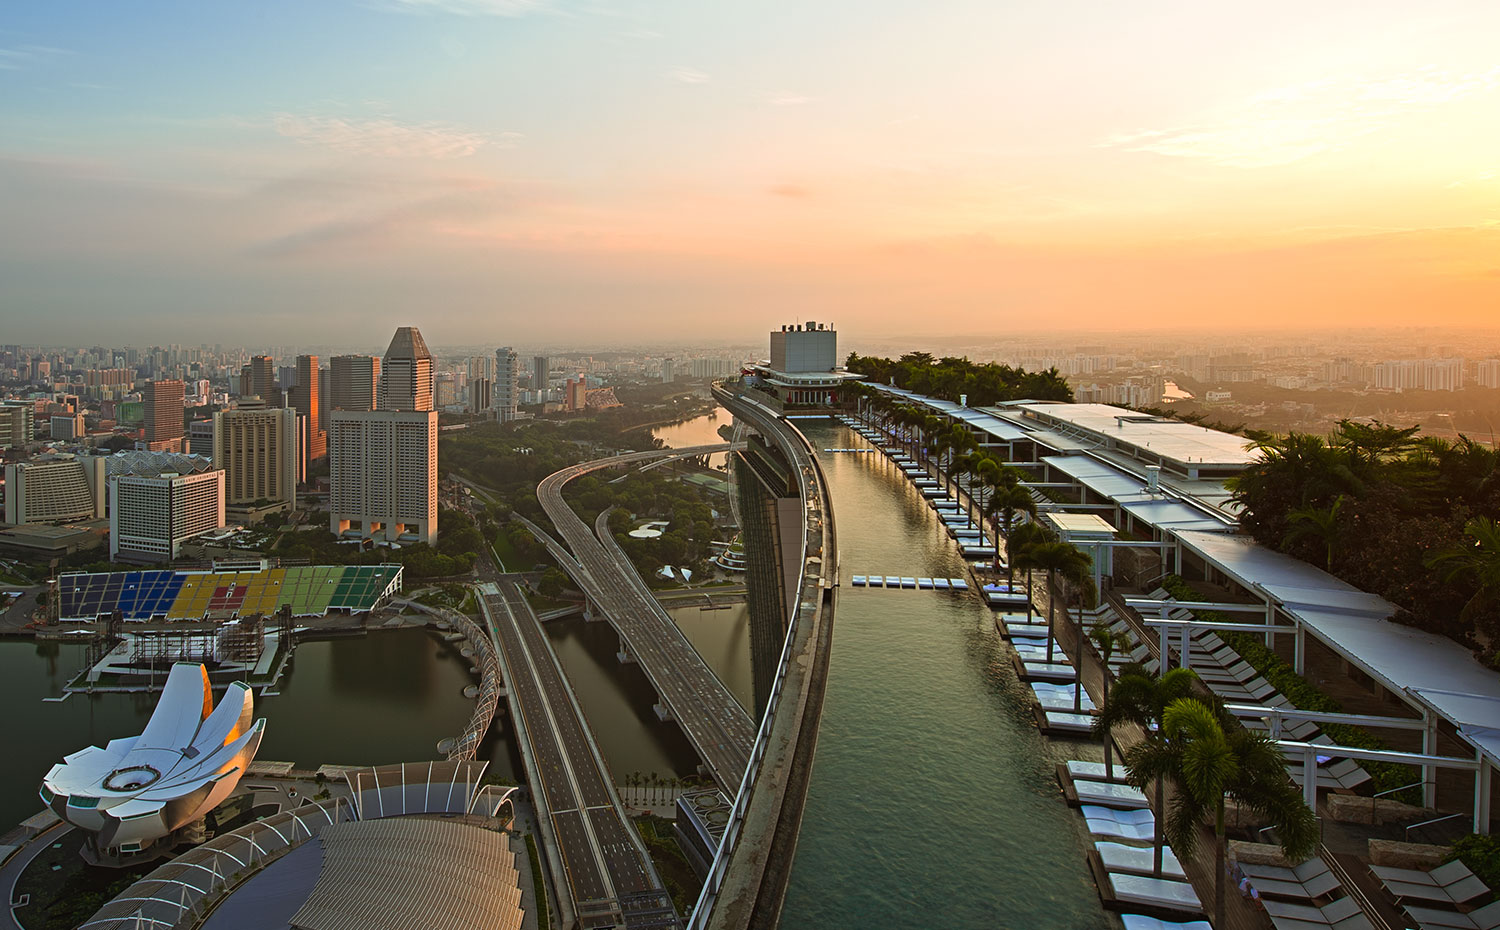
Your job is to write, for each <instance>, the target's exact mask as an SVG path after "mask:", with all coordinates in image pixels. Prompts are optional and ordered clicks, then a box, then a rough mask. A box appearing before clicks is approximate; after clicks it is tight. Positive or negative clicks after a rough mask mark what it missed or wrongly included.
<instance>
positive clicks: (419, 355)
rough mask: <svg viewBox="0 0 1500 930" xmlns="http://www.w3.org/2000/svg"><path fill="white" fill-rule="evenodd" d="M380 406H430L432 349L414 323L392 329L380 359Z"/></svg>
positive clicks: (422, 408)
mask: <svg viewBox="0 0 1500 930" xmlns="http://www.w3.org/2000/svg"><path fill="white" fill-rule="evenodd" d="M376 407H377V408H379V409H381V410H407V411H410V410H432V409H433V400H432V353H431V352H428V351H427V343H426V342H425V341H423V339H422V334H421V333H420V332H419V331H418V330H417V328H416V327H415V326H402V327H400V328H399V329H397V330H396V335H395V336H394V337H392V339H391V344H390V346H388V347H387V348H386V350H385V359H384V361H382V362H381V363H380V400H379V402H378V403H377V404H376Z"/></svg>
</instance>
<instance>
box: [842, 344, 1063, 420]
mask: <svg viewBox="0 0 1500 930" xmlns="http://www.w3.org/2000/svg"><path fill="white" fill-rule="evenodd" d="M844 367H845V368H847V369H849V370H850V371H852V372H855V373H856V374H861V375H864V376H865V377H866V378H868V379H869V380H870V381H872V382H874V383H876V384H895V385H896V387H898V388H903V389H905V390H908V391H916V392H917V393H918V394H926V395H928V396H930V397H938V398H941V399H943V400H951V401H955V402H957V401H958V399H959V397H960V396H962V395H967V396H968V398H969V405H970V406H974V407H984V406H988V405H990V404H998V403H1000V402H1001V401H1006V400H1026V399H1030V400H1056V401H1071V400H1072V399H1073V389H1072V388H1070V387H1068V382H1067V381H1066V380H1064V378H1063V376H1062V374H1061V373H1059V372H1058V370H1057V369H1056V368H1049V369H1047V370H1046V371H1027V370H1026V369H1024V368H1012V367H1011V366H1009V365H1001V364H998V363H996V362H986V363H984V364H977V363H975V362H971V361H969V360H968V359H967V358H953V357H945V358H942V359H934V358H933V357H932V356H931V355H929V354H928V353H926V352H908V353H906V354H905V355H903V356H901V357H900V358H899V359H889V358H879V357H877V356H873V355H859V354H858V353H855V352H850V353H849V358H848V359H847V360H846V361H845V363H844Z"/></svg>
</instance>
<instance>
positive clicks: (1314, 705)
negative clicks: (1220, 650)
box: [1161, 575, 1422, 806]
mask: <svg viewBox="0 0 1500 930" xmlns="http://www.w3.org/2000/svg"><path fill="white" fill-rule="evenodd" d="M1161 584H1162V587H1163V588H1165V589H1166V590H1167V593H1168V594H1171V595H1172V596H1173V597H1175V598H1177V599H1178V600H1180V601H1197V600H1202V599H1203V595H1202V594H1201V593H1199V592H1198V591H1197V590H1195V589H1194V588H1193V586H1192V585H1190V584H1188V583H1187V582H1186V581H1183V580H1182V579H1181V578H1179V577H1178V576H1176V575H1168V576H1167V577H1166V578H1164V579H1163V580H1162V583H1161ZM1194 613H1195V615H1196V616H1197V617H1198V619H1200V620H1204V621H1207V622H1210V623H1225V622H1229V618H1228V617H1225V616H1224V615H1223V614H1220V613H1217V612H1215V611H1212V610H1199V611H1195V612H1194ZM1219 637H1220V638H1221V639H1223V640H1224V641H1225V642H1226V643H1228V644H1229V645H1230V646H1232V647H1234V651H1235V652H1238V653H1239V654H1240V658H1242V659H1244V660H1245V661H1246V662H1248V663H1250V666H1251V667H1252V668H1254V669H1255V670H1256V671H1257V672H1259V673H1260V675H1261V677H1263V678H1265V680H1266V681H1268V682H1270V684H1271V686H1272V687H1273V688H1275V689H1276V690H1277V691H1280V692H1281V693H1282V694H1283V695H1285V696H1286V698H1287V700H1289V701H1291V702H1292V703H1293V704H1295V705H1296V706H1297V707H1298V708H1299V709H1301V710H1311V711H1321V712H1323V713H1329V714H1341V713H1343V712H1344V708H1343V706H1342V705H1341V704H1339V702H1338V701H1336V700H1334V699H1333V698H1332V697H1330V696H1329V695H1327V694H1325V693H1324V692H1322V691H1320V690H1318V689H1317V688H1316V687H1314V686H1313V685H1311V684H1309V683H1308V681H1307V679H1305V678H1303V677H1302V676H1301V675H1298V674H1297V673H1296V671H1295V670H1293V668H1292V667H1291V666H1290V665H1288V664H1286V662H1285V661H1283V660H1282V658H1281V657H1280V656H1278V655H1277V654H1276V653H1274V652H1272V651H1271V650H1270V649H1267V648H1266V646H1265V644H1264V643H1263V642H1261V641H1260V640H1259V639H1258V638H1257V637H1255V636H1254V635H1252V634H1250V633H1230V632H1227V631H1224V630H1220V631H1219ZM1318 726H1319V728H1321V729H1322V730H1323V732H1324V733H1327V734H1328V735H1329V736H1330V737H1332V739H1333V741H1334V742H1336V743H1340V744H1342V745H1344V746H1357V747H1359V748H1360V749H1390V748H1391V747H1390V744H1388V743H1386V742H1385V740H1382V739H1381V738H1380V737H1378V736H1376V735H1375V734H1373V733H1371V732H1369V731H1368V730H1365V729H1363V728H1361V727H1356V726H1351V725H1350V724H1347V723H1320V724H1318ZM1360 765H1361V766H1362V767H1363V768H1364V770H1365V771H1366V772H1369V773H1370V778H1371V779H1372V780H1373V781H1374V784H1375V791H1376V793H1379V792H1384V791H1390V790H1391V789H1394V788H1400V787H1402V786H1403V785H1410V784H1412V783H1413V782H1416V781H1420V780H1421V777H1422V776H1421V775H1420V773H1419V772H1418V771H1417V769H1416V767H1415V766H1410V765H1401V764H1399V763H1396V762H1371V761H1364V760H1361V761H1360ZM1388 797H1390V798H1392V799H1394V800H1397V801H1402V802H1404V803H1406V804H1415V805H1417V806H1421V804H1422V789H1421V787H1414V788H1406V789H1405V790H1403V791H1397V792H1394V793H1393V794H1390V795H1388Z"/></svg>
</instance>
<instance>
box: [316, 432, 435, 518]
mask: <svg viewBox="0 0 1500 930" xmlns="http://www.w3.org/2000/svg"><path fill="white" fill-rule="evenodd" d="M437 435H438V429H437V412H436V411H434V410H405V411H403V410H369V411H350V410H335V411H334V412H333V414H332V415H331V417H330V419H329V432H328V466H329V474H330V480H329V501H328V510H329V516H328V519H329V526H328V528H329V530H330V531H331V532H333V533H337V534H341V535H347V536H350V537H355V536H358V537H362V538H363V537H378V538H380V539H383V540H385V541H387V542H398V543H411V542H425V543H428V544H429V545H431V544H434V543H436V542H437Z"/></svg>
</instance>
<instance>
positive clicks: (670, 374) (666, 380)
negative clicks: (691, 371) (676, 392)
mask: <svg viewBox="0 0 1500 930" xmlns="http://www.w3.org/2000/svg"><path fill="white" fill-rule="evenodd" d="M676 380H677V366H676V364H675V363H674V360H673V359H670V358H664V359H662V360H661V383H662V384H671V383H672V382H674V381H676Z"/></svg>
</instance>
